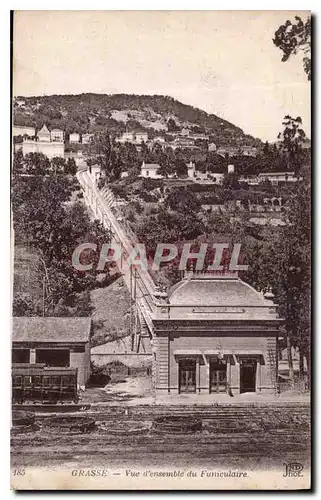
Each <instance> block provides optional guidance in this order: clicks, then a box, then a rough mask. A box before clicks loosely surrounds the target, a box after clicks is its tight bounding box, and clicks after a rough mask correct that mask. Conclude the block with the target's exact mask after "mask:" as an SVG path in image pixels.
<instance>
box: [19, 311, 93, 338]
mask: <svg viewBox="0 0 321 500" xmlns="http://www.w3.org/2000/svg"><path fill="white" fill-rule="evenodd" d="M90 328H91V318H90V317H83V318H68V317H64V318H61V317H53V318H52V317H47V318H46V317H44V318H42V317H31V318H29V317H28V318H27V317H15V318H12V341H13V342H68V343H71V342H88V340H89V337H90Z"/></svg>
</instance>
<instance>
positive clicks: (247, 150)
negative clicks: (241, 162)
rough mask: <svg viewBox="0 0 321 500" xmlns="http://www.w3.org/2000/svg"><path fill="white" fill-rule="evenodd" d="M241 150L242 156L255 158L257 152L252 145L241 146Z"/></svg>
mask: <svg viewBox="0 0 321 500" xmlns="http://www.w3.org/2000/svg"><path fill="white" fill-rule="evenodd" d="M241 151H242V155H243V156H252V157H253V158H256V156H257V152H258V151H257V148H255V147H254V146H243V147H242V148H241Z"/></svg>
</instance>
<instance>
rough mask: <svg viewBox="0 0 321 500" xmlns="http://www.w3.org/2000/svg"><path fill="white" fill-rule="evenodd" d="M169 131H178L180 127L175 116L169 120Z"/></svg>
mask: <svg viewBox="0 0 321 500" xmlns="http://www.w3.org/2000/svg"><path fill="white" fill-rule="evenodd" d="M167 128H168V132H177V131H178V130H179V127H178V126H177V123H176V121H175V120H174V119H173V118H169V120H168V121H167Z"/></svg>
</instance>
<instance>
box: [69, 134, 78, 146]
mask: <svg viewBox="0 0 321 500" xmlns="http://www.w3.org/2000/svg"><path fill="white" fill-rule="evenodd" d="M69 142H70V143H72V144H76V143H78V142H80V135H79V134H78V133H77V132H74V133H72V134H70V135H69Z"/></svg>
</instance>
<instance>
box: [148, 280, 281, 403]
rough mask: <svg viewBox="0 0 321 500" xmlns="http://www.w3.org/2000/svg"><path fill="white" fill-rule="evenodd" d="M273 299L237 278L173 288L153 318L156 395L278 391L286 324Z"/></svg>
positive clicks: (189, 281) (196, 281) (197, 281)
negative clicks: (282, 327) (280, 348)
mask: <svg viewBox="0 0 321 500" xmlns="http://www.w3.org/2000/svg"><path fill="white" fill-rule="evenodd" d="M163 295H164V294H163ZM165 295H166V294H165ZM272 297H273V296H272V294H271V293H270V294H266V295H265V296H263V294H262V293H259V292H257V291H256V290H255V289H254V288H252V287H251V286H249V285H248V284H247V283H245V282H244V281H242V280H241V279H239V278H238V277H237V276H235V275H234V276H233V275H230V276H213V275H209V274H199V275H197V274H195V275H192V277H187V278H186V279H184V280H183V281H181V282H179V283H177V284H176V285H174V286H173V287H172V288H171V289H170V290H169V292H168V294H167V297H162V298H160V299H159V306H157V310H156V312H155V314H154V316H153V318H152V323H153V342H152V346H153V355H154V364H155V370H154V372H155V375H154V386H155V389H156V393H157V394H171V395H173V397H176V395H177V394H183V393H186V394H194V395H195V397H197V395H199V394H212V393H213V394H218V393H222V394H224V393H225V394H229V395H237V394H242V393H245V392H252V393H257V394H263V393H273V392H275V391H276V383H277V361H278V360H277V338H278V335H279V327H280V325H281V324H282V322H283V320H282V319H281V318H280V317H279V316H278V314H277V309H276V305H275V304H274V303H273V301H272V300H271V298H272Z"/></svg>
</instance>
